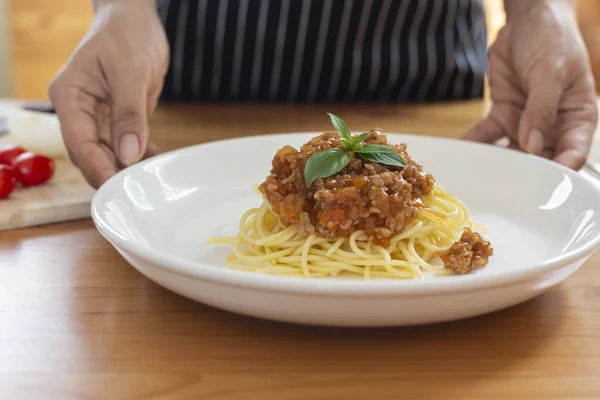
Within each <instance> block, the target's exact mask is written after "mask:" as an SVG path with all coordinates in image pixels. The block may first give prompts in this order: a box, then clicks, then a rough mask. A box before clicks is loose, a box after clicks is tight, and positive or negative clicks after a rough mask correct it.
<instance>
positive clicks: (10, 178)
mask: <svg viewBox="0 0 600 400" xmlns="http://www.w3.org/2000/svg"><path fill="white" fill-rule="evenodd" d="M16 186H17V175H16V173H15V170H14V168H13V167H10V166H8V165H0V199H5V198H7V197H8V196H10V194H11V193H12V192H13V190H15V187H16Z"/></svg>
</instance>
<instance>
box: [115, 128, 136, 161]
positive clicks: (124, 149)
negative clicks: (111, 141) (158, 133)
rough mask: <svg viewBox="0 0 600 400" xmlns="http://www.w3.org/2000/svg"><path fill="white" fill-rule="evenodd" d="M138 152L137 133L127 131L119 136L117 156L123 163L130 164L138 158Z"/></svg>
mask: <svg viewBox="0 0 600 400" xmlns="http://www.w3.org/2000/svg"><path fill="white" fill-rule="evenodd" d="M139 153H140V141H139V139H138V137H137V135H135V134H133V133H127V134H125V135H123V136H122V137H121V141H120V142H119V156H120V159H121V162H122V163H123V164H125V165H131V164H133V163H134V162H136V161H137V160H138V154H139Z"/></svg>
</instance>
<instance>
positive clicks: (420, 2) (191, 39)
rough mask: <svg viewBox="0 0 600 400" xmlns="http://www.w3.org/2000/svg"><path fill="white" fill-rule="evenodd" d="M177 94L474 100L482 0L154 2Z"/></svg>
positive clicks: (170, 90)
mask: <svg viewBox="0 0 600 400" xmlns="http://www.w3.org/2000/svg"><path fill="white" fill-rule="evenodd" d="M158 6H159V13H160V17H161V21H162V23H163V24H164V26H165V30H166V32H167V37H168V40H169V44H170V47H171V60H170V61H171V63H170V69H169V71H168V73H167V76H166V79H165V86H164V89H163V93H162V98H163V99H164V100H176V101H242V102H245V101H277V102H280V101H290V102H315V101H347V102H355V101H364V102H367V101H381V102H412V101H439V100H453V99H468V98H478V97H482V95H483V83H484V75H485V70H486V42H487V40H486V21H485V14H484V10H483V5H482V2H481V0H159V4H158Z"/></svg>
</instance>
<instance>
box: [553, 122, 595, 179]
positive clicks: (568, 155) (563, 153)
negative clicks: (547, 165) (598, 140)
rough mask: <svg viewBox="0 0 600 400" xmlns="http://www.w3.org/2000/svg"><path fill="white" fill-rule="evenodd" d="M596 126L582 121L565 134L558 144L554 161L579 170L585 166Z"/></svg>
mask: <svg viewBox="0 0 600 400" xmlns="http://www.w3.org/2000/svg"><path fill="white" fill-rule="evenodd" d="M594 130H595V124H594V123H592V122H590V121H589V120H587V121H586V120H581V122H579V123H577V125H575V126H573V127H572V128H570V129H569V130H568V131H567V132H566V133H564V134H563V135H562V136H561V137H560V139H559V140H558V142H557V147H556V155H555V157H554V161H556V162H557V163H560V164H562V165H564V166H567V167H569V168H572V169H574V170H579V169H580V168H581V167H583V165H584V164H585V160H586V159H587V156H588V154H589V152H590V147H591V144H592V139H593V137H594Z"/></svg>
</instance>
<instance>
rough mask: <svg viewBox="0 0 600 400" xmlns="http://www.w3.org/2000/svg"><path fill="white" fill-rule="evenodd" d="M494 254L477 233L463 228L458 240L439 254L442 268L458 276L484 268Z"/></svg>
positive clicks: (486, 242) (488, 243) (489, 245)
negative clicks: (458, 274)
mask: <svg viewBox="0 0 600 400" xmlns="http://www.w3.org/2000/svg"><path fill="white" fill-rule="evenodd" d="M493 254H494V249H493V248H492V245H491V244H490V242H488V241H486V240H485V239H484V238H483V237H482V236H481V235H480V234H479V233H476V232H473V231H471V230H470V229H469V228H465V230H464V232H463V234H462V236H461V238H460V240H459V241H458V242H456V243H454V244H453V245H452V246H451V247H450V248H449V249H448V250H445V251H441V252H440V253H439V256H440V258H441V259H442V262H443V263H444V267H445V268H448V269H450V270H452V271H455V272H458V273H460V274H468V273H470V272H471V271H473V269H475V268H477V267H484V266H485V265H487V263H488V259H489V258H490V257H491V256H492V255H493Z"/></svg>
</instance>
